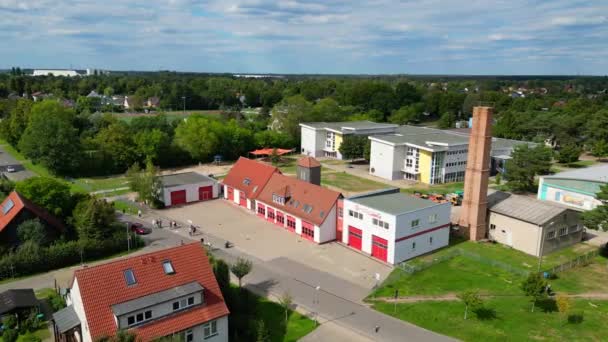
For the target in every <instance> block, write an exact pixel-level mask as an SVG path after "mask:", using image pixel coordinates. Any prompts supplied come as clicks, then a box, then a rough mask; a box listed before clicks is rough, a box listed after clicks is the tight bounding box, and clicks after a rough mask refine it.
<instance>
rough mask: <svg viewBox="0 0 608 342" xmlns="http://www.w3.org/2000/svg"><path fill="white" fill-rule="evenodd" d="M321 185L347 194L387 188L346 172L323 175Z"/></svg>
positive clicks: (384, 185) (382, 184)
mask: <svg viewBox="0 0 608 342" xmlns="http://www.w3.org/2000/svg"><path fill="white" fill-rule="evenodd" d="M321 185H326V186H327V185H329V186H333V187H336V188H339V189H341V190H344V191H347V192H363V191H371V190H378V189H385V188H388V186H387V185H386V184H384V183H379V182H375V181H373V180H370V179H367V178H361V177H357V176H353V175H351V174H348V173H346V172H326V173H323V175H322V176H321Z"/></svg>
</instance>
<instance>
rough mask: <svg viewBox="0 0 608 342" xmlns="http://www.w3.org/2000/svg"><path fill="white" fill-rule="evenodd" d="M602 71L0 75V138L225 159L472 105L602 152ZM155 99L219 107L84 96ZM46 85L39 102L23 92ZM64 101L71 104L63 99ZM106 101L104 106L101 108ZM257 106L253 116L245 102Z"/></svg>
mask: <svg viewBox="0 0 608 342" xmlns="http://www.w3.org/2000/svg"><path fill="white" fill-rule="evenodd" d="M607 89H608V78H606V77H528V78H526V77H465V76H461V77H447V76H446V77H439V76H369V77H363V76H358V77H354V76H351V77H348V76H318V77H315V76H285V77H272V78H271V77H269V78H238V77H233V76H231V75H203V74H188V73H173V72H157V73H111V74H109V75H95V76H86V77H73V78H70V77H53V76H41V77H31V76H28V75H26V74H25V73H24V72H23V71H21V70H19V69H13V70H11V71H10V72H7V73H4V74H0V117H1V119H2V122H1V123H0V136H1V137H2V138H3V139H4V140H5V141H7V142H8V143H9V144H11V145H12V146H14V147H15V148H17V149H19V150H20V151H21V152H22V153H24V154H25V155H26V156H27V157H29V158H31V159H32V160H33V161H34V162H38V163H41V164H43V165H45V166H46V167H48V168H49V169H50V170H51V171H53V172H55V173H57V174H62V175H83V174H88V175H98V174H103V173H106V174H107V173H119V172H124V171H125V170H126V169H127V168H128V167H129V166H130V165H132V164H133V163H140V164H144V163H145V162H146V161H150V162H152V163H154V164H156V165H160V166H162V167H166V166H176V165H184V164H188V163H193V162H197V161H209V160H211V159H212V158H213V156H214V155H216V154H220V155H222V156H223V157H224V158H225V159H234V158H236V157H238V156H239V155H242V154H245V153H246V151H249V150H251V149H253V148H256V147H297V146H298V143H299V127H298V124H299V123H300V122H307V121H346V120H372V121H378V122H392V123H397V124H425V125H427V124H428V125H435V126H438V127H441V128H449V127H454V125H455V123H456V122H457V121H459V120H466V119H468V118H469V117H470V115H471V111H472V108H473V106H475V105H477V104H479V103H489V104H491V105H493V106H494V107H495V108H496V113H497V114H496V124H495V127H494V134H495V135H496V136H499V137H505V138H512V139H522V140H534V141H550V142H552V143H553V144H554V146H555V147H556V148H557V149H559V148H563V147H566V146H567V147H568V148H570V149H572V148H576V149H580V150H586V151H589V152H592V153H594V154H596V155H598V156H605V155H606V154H608V147H607V146H606V145H607V141H608V94H607V92H608V91H607ZM91 91H95V92H96V93H98V94H101V96H105V97H111V96H113V95H128V96H129V97H130V98H133V97H134V98H136V99H140V101H143V100H144V99H147V98H150V97H158V98H159V100H160V103H159V109H157V110H158V111H159V112H162V111H169V110H176V109H177V110H182V109H184V107H185V109H186V110H209V109H213V110H220V115H219V116H210V115H204V114H201V115H194V116H190V117H188V119H187V120H172V119H171V118H170V117H169V116H164V115H156V116H153V115H149V116H145V117H137V118H135V119H132V120H128V121H127V120H122V119H121V118H119V117H117V116H116V115H112V114H108V113H109V112H119V111H121V110H123V109H122V108H117V107H116V106H115V105H102V104H101V103H99V102H98V101H99V100H97V99H91V98H90V97H87V96H86V95H87V94H89V93H90V92H91ZM34 93H44V94H46V99H45V100H44V101H40V100H38V101H36V102H35V101H33V99H32V96H31V95H32V94H34ZM66 100H70V101H66ZM108 106H110V108H108ZM249 107H253V108H259V111H258V112H257V113H258V114H251V113H250V112H247V111H243V110H242V109H243V108H249Z"/></svg>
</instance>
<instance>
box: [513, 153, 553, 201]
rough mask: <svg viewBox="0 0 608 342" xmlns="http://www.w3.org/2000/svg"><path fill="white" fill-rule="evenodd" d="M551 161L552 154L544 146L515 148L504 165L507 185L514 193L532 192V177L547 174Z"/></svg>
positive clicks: (533, 187) (533, 188)
mask: <svg viewBox="0 0 608 342" xmlns="http://www.w3.org/2000/svg"><path fill="white" fill-rule="evenodd" d="M551 159H552V152H551V150H550V149H548V148H546V147H545V146H542V145H537V146H536V147H533V148H530V147H529V146H528V144H521V145H518V146H516V147H515V149H514V150H513V152H512V153H511V159H510V160H508V161H507V164H506V178H507V180H508V181H507V185H508V186H509V188H511V189H512V190H514V191H534V190H535V186H534V177H535V176H537V175H543V174H547V173H548V172H549V169H550V168H551Z"/></svg>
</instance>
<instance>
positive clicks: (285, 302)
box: [279, 292, 293, 326]
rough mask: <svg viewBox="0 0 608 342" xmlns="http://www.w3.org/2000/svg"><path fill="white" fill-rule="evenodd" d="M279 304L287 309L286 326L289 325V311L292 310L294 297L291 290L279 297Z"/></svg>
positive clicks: (284, 309)
mask: <svg viewBox="0 0 608 342" xmlns="http://www.w3.org/2000/svg"><path fill="white" fill-rule="evenodd" d="M279 304H280V305H281V307H282V308H283V311H285V326H287V322H288V321H289V312H291V306H292V305H293V297H292V295H291V294H290V293H289V292H284V293H283V294H282V295H281V296H280V297H279Z"/></svg>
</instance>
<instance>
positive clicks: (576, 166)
mask: <svg viewBox="0 0 608 342" xmlns="http://www.w3.org/2000/svg"><path fill="white" fill-rule="evenodd" d="M596 163H597V161H595V160H577V161H575V162H574V163H568V164H561V163H558V164H557V165H559V166H561V167H568V168H572V169H580V168H584V167H589V166H591V165H594V164H596Z"/></svg>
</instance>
